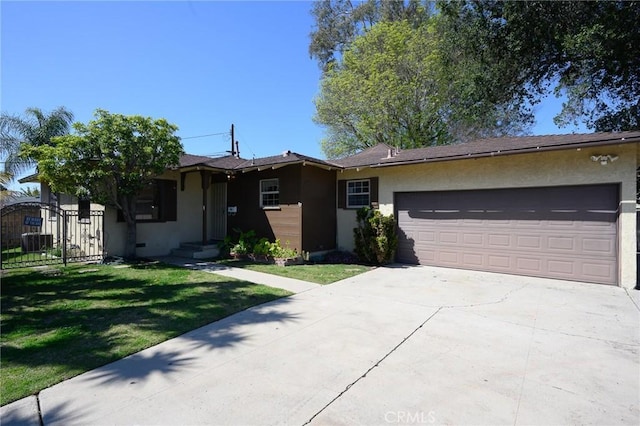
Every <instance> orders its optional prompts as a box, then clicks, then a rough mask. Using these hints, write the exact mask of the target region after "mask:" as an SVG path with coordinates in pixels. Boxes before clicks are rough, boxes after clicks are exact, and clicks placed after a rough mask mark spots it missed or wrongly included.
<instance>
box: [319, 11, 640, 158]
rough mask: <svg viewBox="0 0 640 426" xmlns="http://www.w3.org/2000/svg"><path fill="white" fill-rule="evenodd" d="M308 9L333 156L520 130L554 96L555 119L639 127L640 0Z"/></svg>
mask: <svg viewBox="0 0 640 426" xmlns="http://www.w3.org/2000/svg"><path fill="white" fill-rule="evenodd" d="M312 14H313V16H314V17H315V21H316V28H315V29H314V31H313V32H312V34H311V43H310V46H309V52H310V54H311V56H312V57H314V58H316V59H317V60H318V63H319V65H320V66H321V68H322V70H323V76H322V81H321V90H320V94H319V95H318V98H317V100H316V107H317V113H316V117H315V120H316V122H318V123H319V124H322V125H324V126H326V129H327V137H326V139H325V140H324V141H323V149H324V151H325V154H327V156H329V157H335V156H339V155H343V154H348V153H351V152H354V151H358V150H360V149H362V148H365V147H367V146H370V145H371V144H374V143H377V142H386V143H392V144H396V145H399V146H406V147H413V146H423V145H432V144H434V143H454V142H458V141H464V140H466V139H469V138H474V137H483V136H498V135H504V134H510V135H513V134H519V133H523V132H526V131H527V130H528V128H529V126H530V125H531V124H532V122H533V118H534V114H533V108H534V106H535V105H536V104H537V103H538V102H539V101H540V100H541V99H542V98H543V97H545V96H547V95H549V94H552V93H553V94H555V95H557V96H560V95H564V96H566V102H565V103H564V105H563V109H562V111H561V113H560V114H559V115H558V116H557V117H556V118H555V121H556V123H557V124H558V125H561V126H563V125H568V124H570V123H577V122H579V121H581V122H584V123H585V124H586V125H587V127H588V128H591V129H594V130H596V131H616V130H634V129H638V128H640V115H639V113H640V26H638V25H637V22H640V3H639V2H634V1H631V2H625V1H594V2H578V1H575V2H548V1H527V2H522V1H496V0H466V1H457V0H456V1H439V2H436V3H431V2H425V1H418V0H412V1H393V2H386V1H376V0H368V1H364V2H351V1H349V0H325V1H321V2H317V3H315V4H314V6H313V9H312ZM399 40H402V41H401V42H399ZM416 99H420V100H421V101H420V102H415V100H416ZM409 105H411V107H409ZM409 123H411V124H409ZM409 129H411V130H409ZM416 129H419V131H417V130H416Z"/></svg>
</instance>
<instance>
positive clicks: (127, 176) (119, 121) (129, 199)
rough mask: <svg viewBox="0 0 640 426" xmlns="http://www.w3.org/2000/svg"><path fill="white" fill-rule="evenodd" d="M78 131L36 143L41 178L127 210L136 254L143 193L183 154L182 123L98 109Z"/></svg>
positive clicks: (130, 247)
mask: <svg viewBox="0 0 640 426" xmlns="http://www.w3.org/2000/svg"><path fill="white" fill-rule="evenodd" d="M94 117H95V119H94V120H92V121H89V123H88V124H86V125H85V124H82V123H75V124H74V125H73V128H74V129H75V134H70V135H66V136H58V137H56V138H54V139H53V142H54V145H44V146H39V147H31V148H29V150H28V154H29V155H32V156H33V157H34V158H36V159H37V161H38V169H39V173H40V176H41V179H42V180H43V181H45V182H47V183H49V184H50V186H51V189H52V190H53V191H55V192H62V193H68V194H74V195H76V196H79V197H89V198H90V199H91V200H92V201H94V202H97V203H101V204H106V205H110V206H113V207H116V208H118V209H120V210H122V213H123V216H124V220H125V222H126V224H127V231H126V232H127V233H126V244H125V257H127V258H133V257H135V253H136V199H137V194H138V193H139V192H140V191H141V190H142V189H143V188H144V187H145V185H147V184H149V183H150V182H151V181H152V180H153V178H154V177H157V176H158V175H160V174H162V173H163V172H164V171H165V170H166V169H167V168H168V167H171V166H177V165H178V164H179V161H180V156H181V155H182V153H183V148H182V144H181V143H180V138H179V137H178V136H176V135H175V134H174V133H175V132H176V131H177V130H178V128H177V127H176V126H175V125H173V124H170V123H168V122H167V121H166V120H164V119H157V120H154V119H152V118H149V117H141V116H137V115H136V116H124V115H121V114H111V113H109V112H107V111H104V110H100V109H99V110H97V111H96V112H95V114H94Z"/></svg>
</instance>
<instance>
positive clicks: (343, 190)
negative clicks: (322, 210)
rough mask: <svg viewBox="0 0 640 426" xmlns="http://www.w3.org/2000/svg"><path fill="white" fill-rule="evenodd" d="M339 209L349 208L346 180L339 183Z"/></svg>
mask: <svg viewBox="0 0 640 426" xmlns="http://www.w3.org/2000/svg"><path fill="white" fill-rule="evenodd" d="M338 208H339V209H346V208H347V181H346V180H339V181H338Z"/></svg>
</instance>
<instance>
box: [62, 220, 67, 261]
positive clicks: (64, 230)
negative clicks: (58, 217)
mask: <svg viewBox="0 0 640 426" xmlns="http://www.w3.org/2000/svg"><path fill="white" fill-rule="evenodd" d="M62 263H63V264H64V266H65V267H66V266H67V211H66V210H62Z"/></svg>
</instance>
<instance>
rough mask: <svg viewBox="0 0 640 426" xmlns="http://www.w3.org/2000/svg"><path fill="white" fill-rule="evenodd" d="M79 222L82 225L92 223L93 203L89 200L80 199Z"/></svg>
mask: <svg viewBox="0 0 640 426" xmlns="http://www.w3.org/2000/svg"><path fill="white" fill-rule="evenodd" d="M78 221H79V222H80V223H90V222H91V201H90V200H89V199H88V198H84V197H81V198H78Z"/></svg>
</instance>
